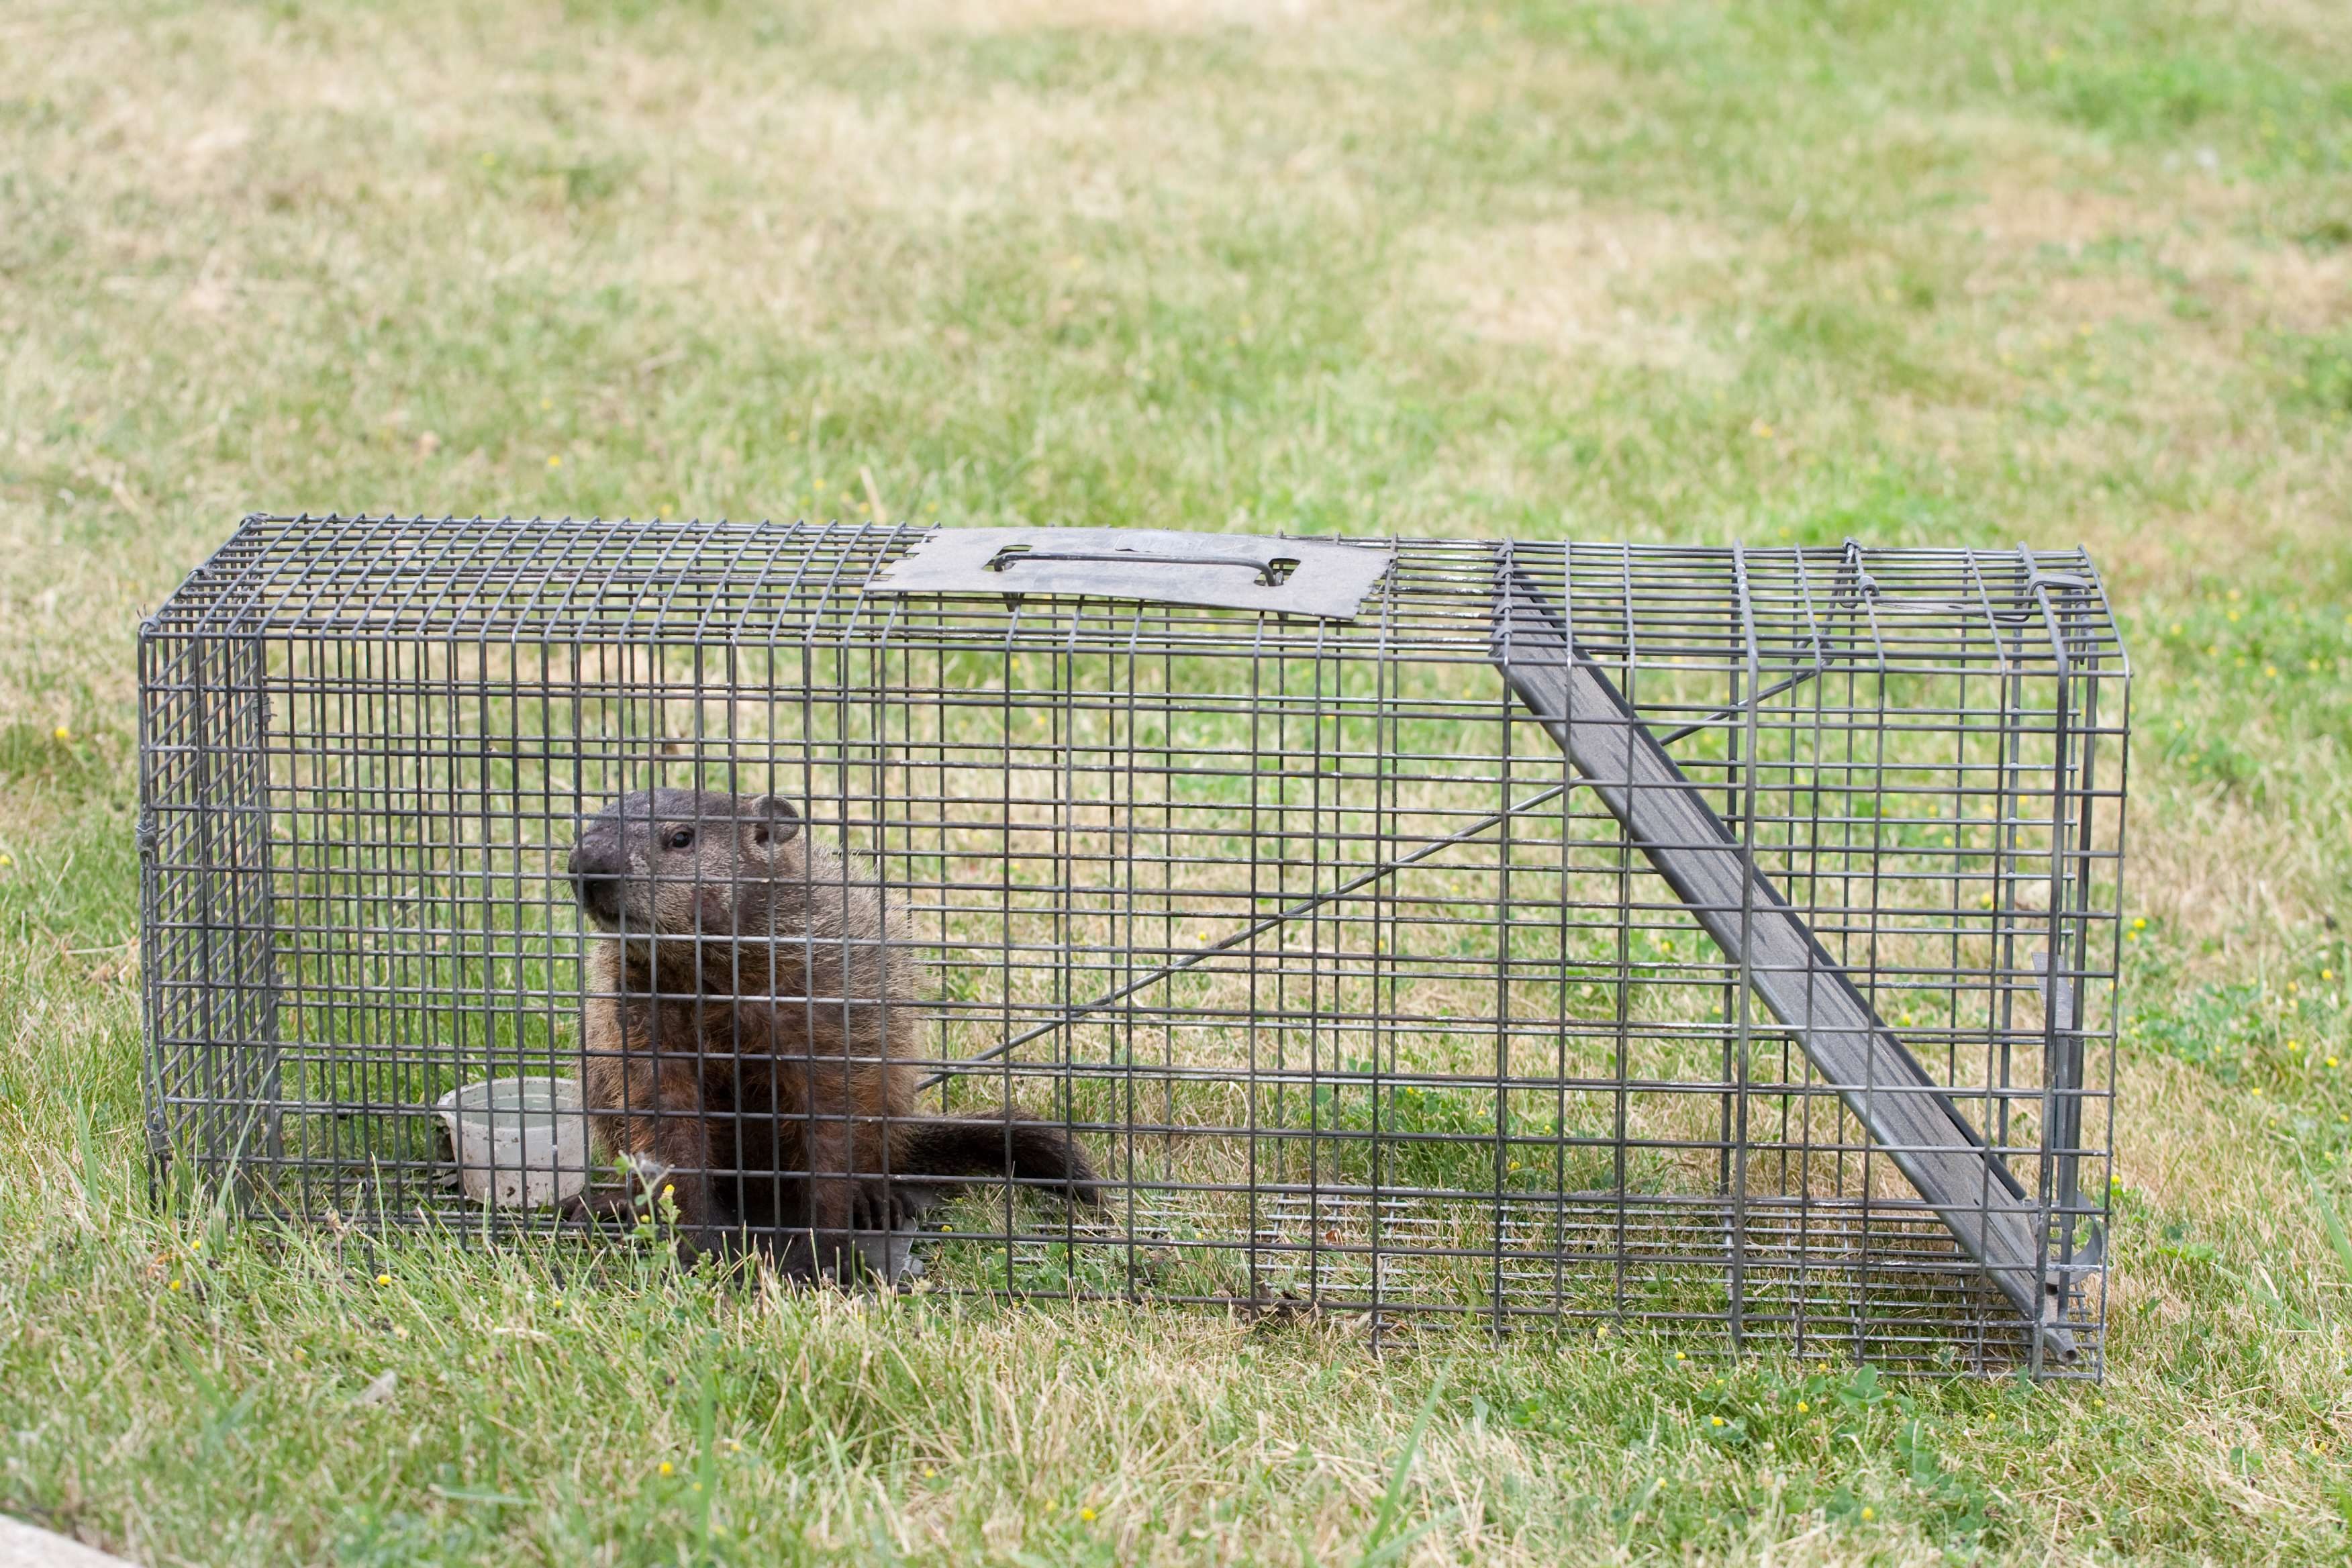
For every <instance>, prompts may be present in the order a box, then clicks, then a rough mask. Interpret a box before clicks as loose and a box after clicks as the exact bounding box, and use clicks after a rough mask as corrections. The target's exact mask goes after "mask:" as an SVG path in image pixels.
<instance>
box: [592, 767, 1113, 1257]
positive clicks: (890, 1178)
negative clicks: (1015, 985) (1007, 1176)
mask: <svg viewBox="0 0 2352 1568" xmlns="http://www.w3.org/2000/svg"><path fill="white" fill-rule="evenodd" d="M571 873H572V884H573V889H574V892H575V893H576V894H577V896H578V898H579V900H580V903H581V907H582V908H583V910H585V911H586V912H587V914H588V916H589V918H590V919H591V920H592V921H593V922H594V923H595V924H596V925H598V926H599V927H600V928H602V930H603V931H605V932H606V933H608V934H606V935H604V936H603V937H601V938H599V939H596V940H594V942H593V946H592V949H591V952H590V955H589V962H588V1001H587V1006H586V1016H585V1018H584V1020H583V1054H584V1056H585V1058H586V1059H585V1062H584V1065H583V1072H582V1079H583V1095H584V1098H585V1100H586V1101H587V1105H588V1108H589V1110H590V1111H591V1112H592V1113H593V1114H594V1116H595V1118H596V1121H595V1125H596V1126H597V1128H598V1129H599V1138H600V1142H603V1143H604V1144H605V1145H606V1146H607V1149H608V1151H609V1152H619V1153H625V1154H627V1155H631V1156H635V1157H636V1158H638V1159H639V1160H641V1161H643V1160H649V1161H651V1162H653V1163H656V1164H658V1165H660V1166H663V1167H667V1170H668V1171H669V1172H670V1174H669V1175H668V1177H667V1181H668V1182H669V1184H670V1187H671V1195H672V1197H673V1199H674V1201H675V1202H676V1204H677V1223H678V1228H679V1232H680V1236H679V1242H680V1246H681V1247H682V1248H683V1249H684V1250H685V1251H686V1252H687V1253H688V1254H689V1255H692V1254H695V1253H698V1252H703V1251H714V1250H726V1249H728V1248H729V1247H730V1246H731V1245H732V1244H733V1242H734V1241H735V1239H736V1238H738V1237H743V1236H747V1235H748V1236H749V1237H751V1238H752V1239H754V1240H755V1241H758V1242H761V1243H762V1244H765V1245H768V1246H769V1247H772V1249H773V1251H774V1253H775V1255H776V1258H777V1261H778V1265H779V1267H780V1268H782V1271H783V1272H785V1273H786V1274H788V1275H791V1276H794V1277H799V1278H810V1277H814V1276H818V1275H831V1276H835V1277H846V1276H847V1275H848V1274H850V1273H853V1272H855V1271H856V1268H858V1264H857V1261H856V1260H857V1258H858V1257H859V1256H860V1255H862V1256H863V1257H864V1258H866V1259H867V1260H868V1262H870V1263H871V1265H872V1266H874V1267H877V1268H881V1267H883V1263H882V1258H883V1257H885V1256H887V1243H883V1242H882V1240H881V1237H877V1234H876V1233H881V1235H882V1236H884V1237H887V1234H888V1233H891V1232H893V1231H896V1230H897V1229H898V1228H899V1227H900V1226H902V1225H903V1224H905V1223H907V1222H908V1221H910V1220H912V1219H913V1218H914V1217H916V1216H918V1215H920V1214H921V1213H922V1212H923V1211H924V1210H926V1209H928V1208H929V1207H930V1206H931V1205H933V1204H934V1203H936V1202H937V1201H938V1200H939V1196H940V1191H941V1184H940V1181H939V1180H938V1178H940V1177H953V1176H959V1175H971V1174H976V1173H980V1172H982V1171H983V1170H985V1171H991V1172H994V1173H1011V1174H1013V1175H1016V1176H1021V1177H1025V1178H1032V1179H1035V1178H1041V1177H1042V1178H1045V1179H1050V1180H1054V1181H1056V1182H1058V1183H1059V1184H1062V1186H1063V1187H1064V1189H1065V1190H1066V1192H1067V1193H1068V1194H1069V1195H1072V1196H1074V1197H1077V1198H1080V1199H1083V1200H1086V1201H1089V1202H1091V1201H1094V1198H1095V1175H1094V1171H1093V1168H1092V1166H1091V1165H1090V1163H1088V1161H1087V1157H1086V1155H1085V1153H1084V1152H1083V1151H1081V1150H1080V1149H1078V1148H1077V1147H1076V1144H1074V1143H1072V1142H1070V1141H1069V1140H1068V1139H1067V1138H1066V1137H1064V1136H1063V1135H1061V1134H1060V1133H1059V1132H1057V1131H1053V1130H1051V1129H1050V1128H1048V1127H1047V1126H1046V1125H1045V1124H1044V1123H1041V1122H1037V1121H1033V1120H1030V1119H1028V1118H1026V1117H1025V1116H1024V1115H1022V1114H1021V1113H1019V1112H1017V1111H1016V1112H1013V1114H1012V1115H1010V1116H1008V1117H1006V1118H1003V1119H985V1120H978V1121H963V1120H956V1119H947V1118H937V1117H926V1116H924V1115H923V1114H922V1113H921V1112H920V1111H919V1110H918V1109H917V1106H916V1100H915V1095H916V1078H917V1069H916V1068H913V1067H911V1066H909V1065H908V1063H907V1061H906V1060H905V1058H908V1057H910V1056H912V1055H914V1054H916V1052H917V1049H918V1046H919V1033H920V1029H921V1022H922V1019H921V1013H920V1004H919V999H918V996H917V991H916V979H917V973H918V965H917V964H916V963H915V961H914V960H913V959H912V957H911V956H909V954H908V952H906V950H905V948H904V946H903V943H904V942H905V940H906V937H907V932H906V931H905V928H904V924H903V921H901V920H900V919H899V918H898V916H897V914H896V913H895V912H893V911H886V910H885V908H884V904H883V900H882V897H881V893H880V889H878V888H877V886H876V885H875V884H874V883H873V882H872V881H871V880H869V879H867V878H866V877H865V876H864V875H862V874H861V873H860V871H859V870H858V868H856V866H854V865H853V864H852V862H851V861H850V860H849V859H848V858H846V857H845V856H844V855H842V854H841V853H840V852H839V851H837V850H835V849H833V848H831V847H826V846H822V845H814V844H812V843H810V842H809V839H808V836H807V835H806V834H805V833H803V831H801V821H800V816H799V814H798V813H797V812H795V811H794V810H793V807H792V805H790V803H788V802H785V801H782V800H780V799H777V798H776V797H774V796H760V797H756V798H750V797H741V796H736V795H723V794H714V793H709V792H698V791H687V790H658V791H651V792H638V793H635V794H632V795H625V796H623V797H622V798H621V799H620V800H618V801H615V802H614V804H613V805H610V806H608V807H606V808H605V809H604V811H603V812H602V813H600V814H599V815H598V816H595V817H593V818H592V819H591V820H590V821H589V822H588V823H587V824H585V825H584V826H583V828H582V831H581V836H580V842H579V844H578V845H577V847H574V849H573V850H572V859H571ZM924 1178H931V1179H930V1180H928V1181H926V1180H924ZM586 1206H589V1207H592V1208H593V1207H597V1206H604V1207H614V1206H618V1201H617V1200H616V1199H614V1197H612V1196H611V1195H609V1194H608V1195H605V1196H604V1197H603V1198H601V1199H599V1200H594V1201H592V1202H591V1203H590V1204H589V1205H586ZM859 1233H864V1234H865V1237H866V1245H865V1246H864V1247H858V1246H857V1237H858V1234H859Z"/></svg>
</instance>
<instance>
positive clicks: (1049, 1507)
mask: <svg viewBox="0 0 2352 1568" xmlns="http://www.w3.org/2000/svg"><path fill="white" fill-rule="evenodd" d="M1061 1506H1062V1505H1061V1504H1060V1503H1057V1502H1055V1500H1053V1499H1052V1498H1047V1499H1046V1500H1045V1511H1046V1512H1047V1513H1051V1512H1053V1511H1054V1510H1055V1509H1057V1508H1059V1507H1061Z"/></svg>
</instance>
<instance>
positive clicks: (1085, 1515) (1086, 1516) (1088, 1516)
mask: <svg viewBox="0 0 2352 1568" xmlns="http://www.w3.org/2000/svg"><path fill="white" fill-rule="evenodd" d="M1078 1517H1079V1518H1080V1519H1083V1520H1085V1521H1087V1523H1088V1524H1092V1523H1093V1522H1094V1521H1095V1510H1092V1509H1090V1508H1082V1509H1080V1510H1078Z"/></svg>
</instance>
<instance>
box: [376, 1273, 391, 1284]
mask: <svg viewBox="0 0 2352 1568" xmlns="http://www.w3.org/2000/svg"><path fill="white" fill-rule="evenodd" d="M375 1282H376V1283H377V1284H379V1285H389V1284H391V1283H392V1276H391V1275H389V1274H379V1275H377V1276H376V1277H375Z"/></svg>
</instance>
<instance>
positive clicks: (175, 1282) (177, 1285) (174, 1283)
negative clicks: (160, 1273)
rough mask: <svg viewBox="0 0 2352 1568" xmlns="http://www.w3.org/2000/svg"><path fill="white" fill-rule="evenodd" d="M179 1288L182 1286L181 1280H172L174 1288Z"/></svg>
mask: <svg viewBox="0 0 2352 1568" xmlns="http://www.w3.org/2000/svg"><path fill="white" fill-rule="evenodd" d="M179 1288H180V1282H179V1281H178V1280H177V1279H174V1280H173V1281H172V1289H174V1290H176V1289H179Z"/></svg>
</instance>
